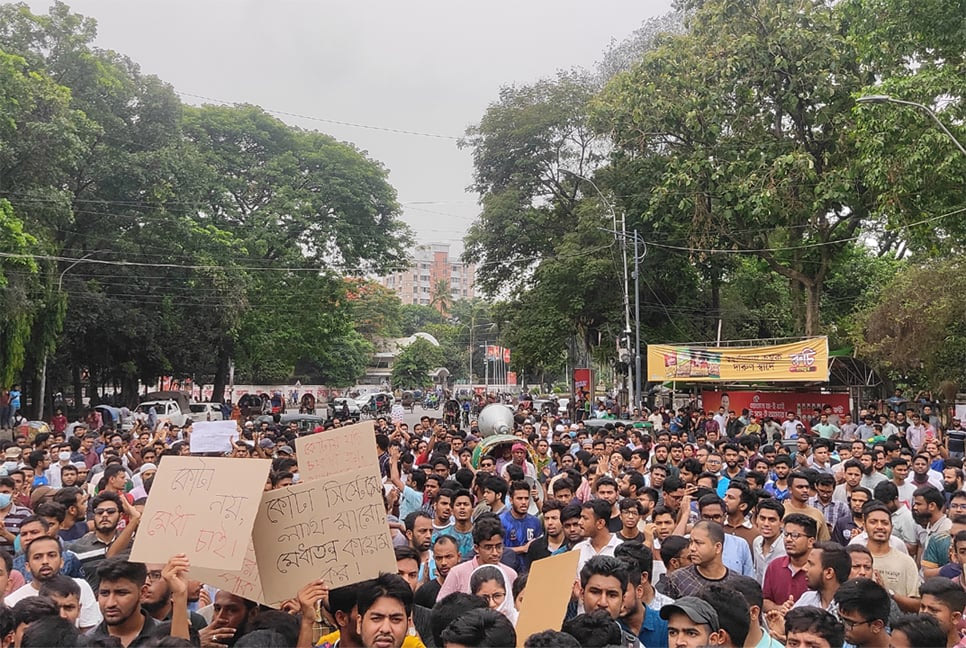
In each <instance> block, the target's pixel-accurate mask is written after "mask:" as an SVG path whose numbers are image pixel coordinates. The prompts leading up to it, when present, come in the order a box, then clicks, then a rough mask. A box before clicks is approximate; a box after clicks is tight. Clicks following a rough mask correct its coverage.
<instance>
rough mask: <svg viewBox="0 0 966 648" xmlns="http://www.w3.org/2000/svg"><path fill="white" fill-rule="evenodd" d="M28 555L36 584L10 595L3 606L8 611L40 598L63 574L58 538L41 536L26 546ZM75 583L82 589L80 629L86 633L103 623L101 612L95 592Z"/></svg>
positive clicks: (86, 586) (83, 582) (82, 581)
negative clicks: (20, 603) (46, 584)
mask: <svg viewBox="0 0 966 648" xmlns="http://www.w3.org/2000/svg"><path fill="white" fill-rule="evenodd" d="M25 554H26V556H27V568H28V569H29V570H30V574H31V575H32V576H33V580H32V581H31V582H29V583H27V584H26V585H24V586H23V587H21V588H20V589H18V590H16V591H14V592H12V593H10V594H9V595H8V596H7V597H6V598H5V599H4V601H3V602H4V603H5V604H6V605H7V607H13V606H14V605H16V604H17V603H18V602H19V601H22V600H23V599H25V598H29V597H31V596H39V591H40V588H41V586H42V585H43V584H44V583H45V582H47V581H48V580H50V579H51V578H53V577H54V576H56V575H57V574H59V573H60V568H61V565H62V564H63V558H62V556H61V548H60V542H58V540H57V539H56V538H51V537H49V536H41V537H39V538H35V539H34V540H32V541H31V542H30V544H28V545H27V548H26V551H25ZM73 580H74V582H76V583H77V585H78V586H79V587H80V591H81V595H80V605H81V612H80V617H79V618H78V619H77V627H78V628H79V629H80V630H81V631H82V632H84V631H87V630H89V629H91V628H93V627H95V626H97V625H98V624H99V623H100V622H101V621H102V620H103V617H102V616H101V609H100V607H99V606H98V605H97V599H96V598H94V591H93V590H92V589H91V586H90V585H89V584H88V583H87V581H86V580H84V579H83V578H75V579H73Z"/></svg>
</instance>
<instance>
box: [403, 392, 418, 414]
mask: <svg viewBox="0 0 966 648" xmlns="http://www.w3.org/2000/svg"><path fill="white" fill-rule="evenodd" d="M400 402H401V403H402V406H403V407H404V408H406V409H408V410H409V411H410V412H413V411H415V409H416V395H415V394H413V393H412V392H411V391H404V392H403V393H402V396H401V398H400Z"/></svg>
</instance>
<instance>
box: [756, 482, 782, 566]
mask: <svg viewBox="0 0 966 648" xmlns="http://www.w3.org/2000/svg"><path fill="white" fill-rule="evenodd" d="M783 517H785V507H784V506H782V503H781V502H778V501H776V500H775V499H774V498H769V499H764V500H762V501H760V502H758V506H756V507H755V525H756V527H757V528H758V531H759V533H761V535H760V536H758V537H757V538H755V541H754V542H753V543H752V547H751V553H752V560H753V561H754V563H755V580H756V581H758V582H759V583H762V582H764V579H765V570H766V569H768V565H770V564H771V563H772V561H773V560H775V559H776V558H779V557H781V556H784V555H785V539H784V538H783V537H782V518H783Z"/></svg>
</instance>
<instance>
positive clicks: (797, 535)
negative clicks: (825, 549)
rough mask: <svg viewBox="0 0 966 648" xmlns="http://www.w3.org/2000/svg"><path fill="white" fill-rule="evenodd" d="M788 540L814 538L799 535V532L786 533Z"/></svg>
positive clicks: (802, 534)
mask: <svg viewBox="0 0 966 648" xmlns="http://www.w3.org/2000/svg"><path fill="white" fill-rule="evenodd" d="M785 537H786V538H791V539H792V540H798V539H799V538H811V537H812V536H810V535H808V534H807V533H798V532H797V531H795V532H792V533H787V532H786V533H785Z"/></svg>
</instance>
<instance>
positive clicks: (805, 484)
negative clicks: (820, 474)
mask: <svg viewBox="0 0 966 648" xmlns="http://www.w3.org/2000/svg"><path fill="white" fill-rule="evenodd" d="M788 484H789V489H790V490H791V495H790V496H789V498H788V499H787V500H785V502H784V504H785V517H788V516H789V515H792V514H794V513H801V514H802V515H807V516H808V517H810V518H812V519H813V520H815V524H816V526H817V533H816V536H815V539H816V540H817V541H818V542H825V541H826V540H829V539H831V537H832V535H831V533H829V529H828V525H827V524H826V523H825V516H824V515H822V513H821V512H820V511H819V510H818V509H815V508H812V507H811V506H809V505H808V498H809V490H810V489H811V487H812V482H811V479H810V478H809V477H808V475H806V474H804V473H792V475H791V477H789V478H788Z"/></svg>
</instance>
